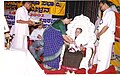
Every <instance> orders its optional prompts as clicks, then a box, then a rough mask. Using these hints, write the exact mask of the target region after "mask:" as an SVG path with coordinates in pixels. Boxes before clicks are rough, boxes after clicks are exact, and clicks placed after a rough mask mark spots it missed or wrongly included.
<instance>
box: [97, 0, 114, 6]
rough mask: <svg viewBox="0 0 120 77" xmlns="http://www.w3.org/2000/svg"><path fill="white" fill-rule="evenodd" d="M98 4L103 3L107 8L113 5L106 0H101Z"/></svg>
mask: <svg viewBox="0 0 120 77" xmlns="http://www.w3.org/2000/svg"><path fill="white" fill-rule="evenodd" d="M100 3H103V4H105V3H106V4H107V5H108V6H109V7H111V6H112V5H114V4H113V3H112V2H110V1H108V0H101V1H100V2H99V4H100Z"/></svg>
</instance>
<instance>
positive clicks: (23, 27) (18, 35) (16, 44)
mask: <svg viewBox="0 0 120 77" xmlns="http://www.w3.org/2000/svg"><path fill="white" fill-rule="evenodd" d="M28 19H29V15H28V11H27V9H26V8H25V7H24V6H22V7H20V8H18V9H17V11H16V15H15V26H14V30H15V31H14V33H15V37H14V38H13V40H14V41H12V45H13V46H12V47H13V48H27V44H26V43H27V36H29V28H28V24H20V23H17V22H16V21H17V20H24V21H28ZM23 46H25V47H23Z"/></svg>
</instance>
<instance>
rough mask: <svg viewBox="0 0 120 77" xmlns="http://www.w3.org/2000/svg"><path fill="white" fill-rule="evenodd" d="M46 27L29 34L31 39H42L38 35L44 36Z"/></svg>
mask: <svg viewBox="0 0 120 77" xmlns="http://www.w3.org/2000/svg"><path fill="white" fill-rule="evenodd" d="M44 30H45V29H43V28H42V29H39V28H37V29H34V30H33V32H32V33H31V35H30V36H29V37H30V40H34V41H35V40H41V39H38V38H37V36H38V35H41V36H42V37H43V32H44Z"/></svg>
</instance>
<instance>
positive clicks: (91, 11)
mask: <svg viewBox="0 0 120 77" xmlns="http://www.w3.org/2000/svg"><path fill="white" fill-rule="evenodd" d="M98 7H99V1H97V0H96V1H66V13H70V14H71V15H72V16H73V17H75V16H77V15H81V14H83V15H85V16H87V17H89V18H90V20H91V21H92V22H93V23H95V21H96V19H97V14H98Z"/></svg>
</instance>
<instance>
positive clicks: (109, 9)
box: [103, 8, 112, 14]
mask: <svg viewBox="0 0 120 77" xmlns="http://www.w3.org/2000/svg"><path fill="white" fill-rule="evenodd" d="M111 10H112V9H111V8H108V9H106V10H105V11H104V12H103V13H104V14H105V13H106V12H108V11H111Z"/></svg>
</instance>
